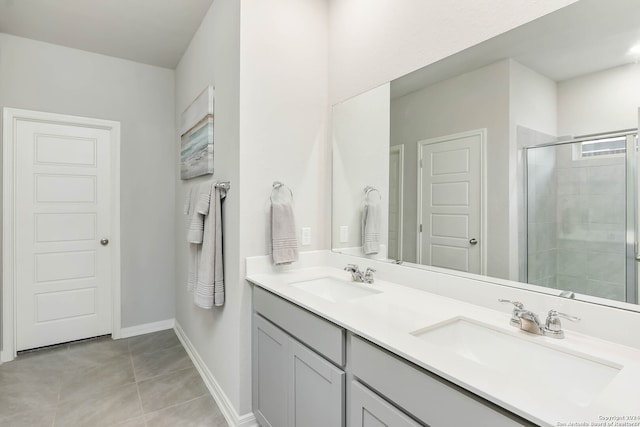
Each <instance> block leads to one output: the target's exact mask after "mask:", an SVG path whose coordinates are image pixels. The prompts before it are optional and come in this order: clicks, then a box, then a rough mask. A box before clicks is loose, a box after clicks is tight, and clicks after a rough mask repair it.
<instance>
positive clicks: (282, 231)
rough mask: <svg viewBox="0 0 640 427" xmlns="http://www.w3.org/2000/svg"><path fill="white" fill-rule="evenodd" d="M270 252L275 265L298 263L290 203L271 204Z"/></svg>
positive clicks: (294, 224) (294, 225)
mask: <svg viewBox="0 0 640 427" xmlns="http://www.w3.org/2000/svg"><path fill="white" fill-rule="evenodd" d="M271 252H272V256H273V263H274V264H276V265H281V264H291V263H292V262H295V261H298V239H297V237H296V223H295V218H294V216H293V208H292V207H291V203H288V202H284V203H274V202H272V203H271Z"/></svg>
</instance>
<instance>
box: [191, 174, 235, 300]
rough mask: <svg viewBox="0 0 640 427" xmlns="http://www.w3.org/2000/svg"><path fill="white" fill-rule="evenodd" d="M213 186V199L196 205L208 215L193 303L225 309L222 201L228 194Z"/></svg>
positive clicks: (211, 196) (201, 211) (211, 195)
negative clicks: (223, 306) (222, 306)
mask: <svg viewBox="0 0 640 427" xmlns="http://www.w3.org/2000/svg"><path fill="white" fill-rule="evenodd" d="M209 186H210V187H209V197H208V198H206V197H203V198H201V199H199V200H198V203H197V204H196V210H197V211H198V213H200V214H202V215H204V230H203V237H202V250H201V251H200V260H199V262H198V270H197V271H198V277H197V281H196V286H195V290H194V293H193V300H194V302H195V303H196V305H197V306H198V307H202V308H211V307H213V306H214V305H215V306H221V305H224V263H223V254H222V199H224V198H225V196H226V194H227V193H226V191H225V190H224V189H221V188H216V186H215V183H211V184H209ZM203 193H206V192H203ZM203 193H201V195H202V194H203ZM205 200H206V202H207V203H205Z"/></svg>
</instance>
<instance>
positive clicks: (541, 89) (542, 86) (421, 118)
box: [332, 0, 640, 311]
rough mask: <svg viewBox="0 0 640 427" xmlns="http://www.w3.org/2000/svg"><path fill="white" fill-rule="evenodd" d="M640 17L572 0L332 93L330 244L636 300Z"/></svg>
mask: <svg viewBox="0 0 640 427" xmlns="http://www.w3.org/2000/svg"><path fill="white" fill-rule="evenodd" d="M639 16H640V2H638V1H637V0H611V1H602V0H581V1H578V2H577V3H574V4H572V5H570V6H567V7H565V8H563V9H560V10H558V11H556V12H554V13H552V14H549V15H546V16H544V17H542V18H540V19H538V20H535V21H533V22H530V23H528V24H526V25H524V26H521V27H518V28H516V29H514V30H511V31H509V32H507V33H505V34H502V35H500V36H498V37H495V38H493V39H491V40H488V41H486V42H483V43H481V44H479V45H477V46H474V47H471V48H469V49H467V50H465V51H462V52H460V53H457V54H455V55H453V56H451V57H449V58H445V59H443V60H442V61H439V62H437V63H434V64H431V65H428V66H426V67H424V68H422V69H419V70H416V71H414V72H412V73H410V74H408V75H406V76H403V77H400V78H398V79H396V80H394V81H392V82H390V83H387V84H384V85H381V86H379V87H377V88H374V89H372V90H370V91H368V92H366V93H363V94H361V95H358V96H356V97H354V98H351V99H348V100H345V101H343V102H341V103H339V104H337V105H335V106H334V107H333V207H332V248H333V250H335V251H339V252H343V253H348V254H351V255H359V256H363V257H373V258H377V259H382V260H388V261H389V262H396V263H402V264H403V265H407V266H412V267H420V268H444V269H448V271H449V272H451V273H452V274H463V275H466V274H478V275H483V276H490V277H493V278H498V279H506V280H508V281H510V282H507V281H504V282H501V283H505V284H509V285H512V286H521V287H523V288H526V289H530V290H535V291H539V292H545V293H550V294H556V295H558V294H560V293H561V292H562V291H568V292H567V293H565V295H571V293H573V294H575V297H576V298H578V299H583V300H587V301H592V302H596V303H601V304H607V305H612V306H616V307H620V308H625V309H629V310H635V311H640V310H639V309H638V305H637V304H638V288H639V285H638V283H639V279H638V271H637V270H638V268H637V267H638V261H637V259H640V258H638V243H637V241H638V230H637V228H638V224H637V222H638V221H637V216H638V215H637V211H638V208H637V206H638V201H637V197H636V194H637V188H638V185H637V183H638V174H637V173H636V162H637V156H638V154H637V148H636V147H637V128H638V120H639V107H640V64H639V61H640V21H639V20H638V17H639ZM516 282H517V283H516Z"/></svg>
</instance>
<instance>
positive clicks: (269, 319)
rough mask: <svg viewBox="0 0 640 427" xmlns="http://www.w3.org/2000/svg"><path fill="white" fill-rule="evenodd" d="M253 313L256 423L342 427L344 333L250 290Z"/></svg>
mask: <svg viewBox="0 0 640 427" xmlns="http://www.w3.org/2000/svg"><path fill="white" fill-rule="evenodd" d="M254 311H255V313H254V314H253V350H252V351H253V354H252V359H253V360H252V366H253V373H252V377H253V412H254V414H255V416H256V419H257V420H258V423H260V425H261V426H263V427H334V426H335V427H343V426H344V418H345V416H344V413H345V408H344V402H345V373H344V371H343V370H342V369H341V368H340V367H341V366H343V365H342V363H343V361H344V330H343V329H342V328H339V327H337V326H336V325H333V324H332V323H330V322H327V321H326V320H324V319H321V318H319V317H317V316H315V315H314V314H312V313H309V312H307V311H306V310H303V309H301V308H299V307H297V306H295V305H293V304H290V303H288V302H287V301H285V300H283V299H281V298H279V297H277V296H275V295H272V294H270V293H268V292H266V291H264V290H262V289H259V288H254ZM302 340H304V344H303V343H302V342H301V341H302ZM312 349H313V350H312ZM321 354H322V355H321ZM332 361H333V363H332ZM336 365H338V366H336Z"/></svg>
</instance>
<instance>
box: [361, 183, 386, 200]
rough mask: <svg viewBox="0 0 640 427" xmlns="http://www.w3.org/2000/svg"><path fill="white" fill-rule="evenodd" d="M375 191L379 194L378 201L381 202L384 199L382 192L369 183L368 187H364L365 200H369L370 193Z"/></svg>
mask: <svg viewBox="0 0 640 427" xmlns="http://www.w3.org/2000/svg"><path fill="white" fill-rule="evenodd" d="M373 192H375V193H376V194H377V195H378V201H379V202H381V201H382V194H380V191H378V189H377V188H375V187H372V186H371V185H367V186H366V187H364V199H365V201H369V194H370V193H373Z"/></svg>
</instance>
